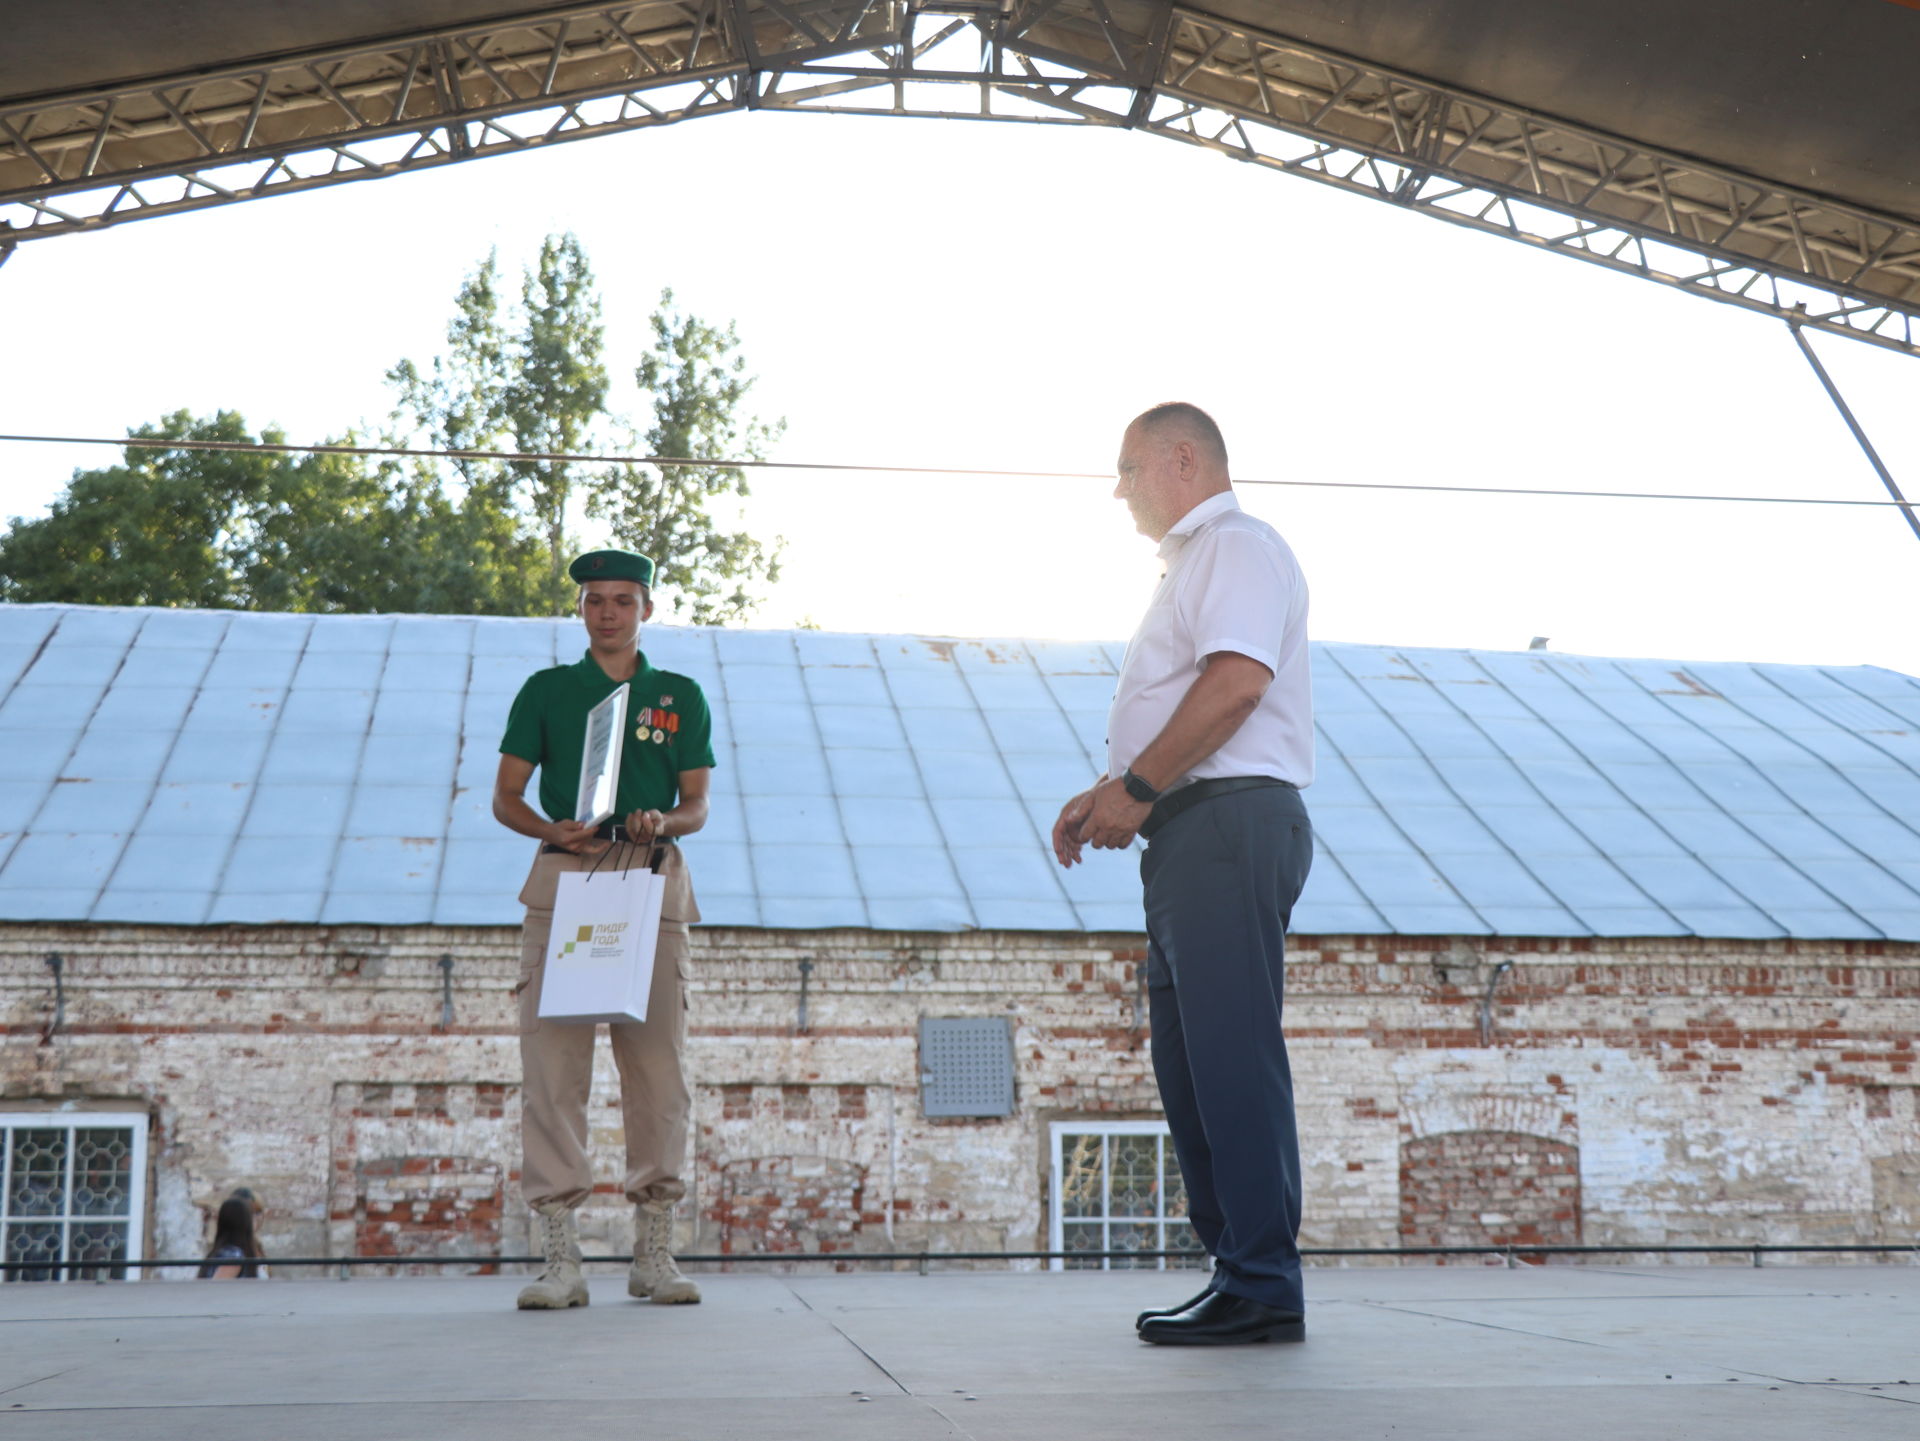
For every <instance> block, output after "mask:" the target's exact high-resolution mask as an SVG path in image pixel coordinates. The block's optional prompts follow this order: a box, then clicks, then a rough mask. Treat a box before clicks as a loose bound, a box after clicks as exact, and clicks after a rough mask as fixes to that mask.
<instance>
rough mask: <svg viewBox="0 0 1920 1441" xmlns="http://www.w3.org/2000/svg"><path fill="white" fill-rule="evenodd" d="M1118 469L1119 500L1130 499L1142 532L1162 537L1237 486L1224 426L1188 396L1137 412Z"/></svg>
mask: <svg viewBox="0 0 1920 1441" xmlns="http://www.w3.org/2000/svg"><path fill="white" fill-rule="evenodd" d="M1114 468H1115V470H1116V471H1118V473H1119V476H1120V483H1119V484H1118V485H1117V486H1115V487H1114V491H1113V494H1114V498H1115V499H1116V500H1124V501H1125V502H1126V503H1127V509H1128V510H1129V511H1130V512H1131V513H1132V515H1133V523H1134V525H1135V526H1136V527H1137V528H1138V529H1139V531H1140V533H1141V534H1142V535H1144V536H1148V537H1150V538H1152V539H1153V540H1156V541H1157V540H1161V539H1163V538H1164V537H1165V536H1166V534H1167V532H1168V531H1169V530H1170V529H1172V527H1173V526H1174V524H1175V523H1176V522H1177V521H1179V519H1180V517H1181V516H1183V515H1185V514H1186V513H1187V512H1188V511H1190V510H1192V509H1193V508H1194V506H1196V505H1198V504H1199V503H1200V502H1201V501H1203V500H1205V499H1207V498H1208V497H1209V496H1214V495H1218V494H1220V493H1221V492H1222V491H1226V490H1231V489H1232V488H1233V480H1232V478H1231V477H1230V476H1229V475H1228V474H1227V446H1226V442H1225V441H1223V440H1221V438H1220V427H1219V426H1217V425H1215V424H1214V423H1213V417H1212V416H1210V415H1208V414H1207V413H1206V411H1204V410H1202V409H1201V408H1200V407H1199V406H1197V405H1188V404H1187V403H1186V402H1185V401H1184V400H1174V401H1168V402H1167V403H1166V404H1164V405H1156V406H1154V407H1153V409H1152V410H1149V411H1146V412H1144V413H1142V414H1140V415H1137V416H1135V417H1134V418H1133V421H1132V423H1131V424H1129V425H1128V426H1127V431H1126V434H1125V435H1123V436H1122V437H1121V438H1120V459H1119V461H1118V462H1117V463H1116V465H1115V467H1114Z"/></svg>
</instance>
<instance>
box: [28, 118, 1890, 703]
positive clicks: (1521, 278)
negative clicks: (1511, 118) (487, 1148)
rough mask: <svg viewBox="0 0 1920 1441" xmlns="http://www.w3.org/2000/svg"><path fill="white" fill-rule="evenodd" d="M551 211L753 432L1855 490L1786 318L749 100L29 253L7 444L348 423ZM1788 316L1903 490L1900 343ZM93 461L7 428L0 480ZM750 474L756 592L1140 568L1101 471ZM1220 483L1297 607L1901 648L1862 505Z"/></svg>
mask: <svg viewBox="0 0 1920 1441" xmlns="http://www.w3.org/2000/svg"><path fill="white" fill-rule="evenodd" d="M560 230H572V231H574V232H576V233H577V234H578V235H579V236H580V238H581V240H582V241H583V242H584V244H585V246H586V248H587V251H588V254H589V255H590V257H591V258H592V261H593V263H594V265H595V267H596V269H597V270H598V272H599V276H600V280H601V284H602V289H603V293H604V296H605V300H606V319H607V328H608V339H609V346H610V352H611V358H612V361H613V363H614V367H615V370H616V373H617V375H618V376H619V377H620V378H621V379H622V381H623V382H624V390H623V392H622V393H621V396H620V398H621V399H622V400H623V401H624V402H626V403H629V404H631V403H632V402H633V400H634V397H633V393H632V386H631V370H632V366H633V363H634V361H635V360H636V359H637V358H638V356H639V353H640V351H641V350H642V349H643V348H644V347H645V345H646V343H647V339H648V330H647V324H646V318H647V314H648V312H649V311H650V310H651V308H652V306H653V304H654V301H655V298H656V297H657V295H658V292H659V291H660V289H661V288H662V287H663V286H672V287H673V288H674V290H675V291H676V293H677V296H678V298H679V300H680V301H681V303H682V304H683V305H684V306H685V307H686V308H687V309H689V310H691V311H693V312H694V313H696V314H699V315H701V316H703V317H705V318H708V319H712V320H729V319H730V320H733V321H734V322H736V323H737V325H738V327H739V331H740V335H741V338H742V341H743V349H744V353H745V354H746V356H747V357H748V361H749V365H750V366H751V368H752V369H753V370H754V371H755V372H756V373H757V374H758V375H759V377H760V382H759V386H758V388H757V389H756V391H755V392H754V403H755V407H756V409H758V410H759V411H760V412H761V413H762V414H764V415H768V416H775V415H781V416H785V417H786V419H787V421H788V430H787V433H786V436H785V438H784V440H783V441H782V442H781V444H780V446H779V448H778V450H777V451H776V453H775V458H778V459H790V460H804V461H828V462H838V463H877V464H900V465H932V466H957V467H984V468H992V469H1023V468H1025V469H1034V470H1073V471H1092V472H1097V473H1100V474H1102V475H1107V474H1110V472H1111V467H1112V462H1113V457H1114V453H1115V451H1116V449H1117V446H1118V440H1119V432H1120V429H1121V427H1122V426H1123V425H1124V423H1125V422H1126V420H1127V419H1128V418H1129V417H1130V416H1131V415H1133V414H1134V413H1136V412H1138V411H1139V410H1141V409H1143V408H1144V407H1145V406H1147V405H1150V404H1152V403H1154V402H1156V401H1159V400H1165V399H1176V398H1178V399H1187V400H1192V401H1194V402H1196V403H1198V404H1200V405H1203V406H1205V407H1207V408H1208V409H1209V410H1211V411H1213V412H1214V414H1215V415H1216V416H1217V417H1218V419H1219V420H1220V422H1221V424H1222V426H1223V428H1224V429H1225V432H1226V435H1227V439H1228V443H1229V446H1230V448H1231V450H1232V453H1233V461H1234V469H1235V471H1236V473H1237V475H1239V476H1240V477H1242V478H1246V479H1272V480H1284V479H1313V480H1348V481H1382V480H1407V481H1418V482H1421V483H1434V484H1455V485H1485V484H1499V485H1521V486H1550V487H1564V488H1583V489H1595V488H1604V489H1632V490H1648V491H1663V492H1714V493H1723V494H1750V495H1772V496H1788V495H1810V496H1829V497H1845V498H1854V499H1862V500H1876V499H1884V498H1885V493H1884V491H1883V490H1882V489H1881V487H1880V484H1879V482H1878V480H1877V479H1876V478H1875V476H1874V474H1873V472H1872V471H1871V469H1870V468H1869V467H1868V465H1867V463H1866V461H1865V460H1864V458H1863V457H1862V456H1861V455H1860V453H1859V451H1858V450H1857V448H1856V447H1855V446H1854V443H1853V441H1852V439H1851V438H1850V437H1849V436H1848V434H1847V432H1846V430H1845V429H1844V427H1843V425H1842V422H1841V421H1840V419H1839V417H1838V416H1837V414H1836V413H1835V412H1834V410H1833V408H1832V406H1831V405H1830V403H1829V402H1828V400H1827V398H1826V396H1825V394H1824V393H1823V392H1822V391H1821V390H1820V388H1819V386H1818V384H1817V383H1816V381H1815V380H1814V378H1813V376H1812V374H1811V372H1810V371H1809V370H1808V369H1807V366H1806V364H1805V362H1804V360H1803V359H1802V358H1801V356H1800V354H1799V352H1798V351H1797V349H1796V348H1795V346H1794V345H1793V343H1792V340H1791V338H1790V337H1789V335H1788V333H1787V331H1786V328H1785V327H1784V326H1783V325H1781V324H1780V323H1779V322H1777V321H1771V320H1767V319H1764V318H1762V317H1759V316H1754V315H1749V314H1746V313H1745V312H1742V311H1739V310H1736V309H1734V308H1732V307H1729V306H1723V305H1715V304H1712V303H1710V302H1708V301H1705V300H1701V299H1698V298H1695V297H1692V296H1688V295H1683V294H1677V293H1674V292H1672V291H1670V290H1667V289H1665V288H1662V287H1660V286H1656V285H1653V284H1649V283H1646V282H1644V281H1639V280H1635V279H1632V278H1629V277H1625V276H1619V275H1613V274H1609V273H1606V272H1603V271H1601V270H1599V269H1597V268H1596V267H1592V266H1587V265H1584V264H1581V263H1579V262H1577V261H1574V260H1571V259H1567V258H1564V257H1560V256H1554V255H1546V254H1541V253H1538V252H1536V251H1533V250H1531V249H1528V248H1526V247H1523V246H1519V245H1515V244H1512V243H1510V242H1507V241H1502V240H1499V239H1496V238H1494V237H1491V236H1483V235H1478V234H1473V233H1470V232H1467V231H1464V230H1460V229H1457V228H1455V227H1453V226H1449V225H1445V224H1443V223H1440V222H1438V221H1435V220H1432V219H1430V218H1428V217H1425V216H1419V215H1412V214H1408V213H1405V212H1403V211H1400V210H1397V209H1395V208H1393V207H1391V206H1388V205H1384V204H1381V203H1379V202H1377V201H1372V200H1368V199H1364V198H1360V197H1354V196H1348V195H1344V194H1340V193H1337V192H1335V191H1332V190H1331V189H1329V188H1328V187H1325V186H1322V185H1318V184H1316V183H1314V182H1311V181H1308V180H1305V179H1302V178H1298V177H1293V176H1286V175H1280V174H1275V173H1273V172H1270V171H1265V170H1260V169H1256V168H1255V167H1252V166H1249V165H1244V164H1236V163H1234V162H1232V161H1229V160H1227V159H1225V158H1223V157H1221V156H1217V155H1213V154H1210V153H1207V152H1204V151H1200V150H1197V149H1192V148H1188V147H1185V146H1180V145H1175V144H1170V143H1168V142H1167V141H1165V140H1163V139H1159V138H1157V137H1153V136H1148V135H1142V134H1134V133H1125V132H1115V131H1102V130H1091V129H1084V130H1083V129H1077V128H1067V127H1044V126H1023V125H990V124H968V123H960V122H954V121H904V120H893V119H880V118H873V119H866V118H853V117H845V116H800V115H780V114H771V113H766V112H759V113H752V114H741V115H726V116H721V117H716V118H712V119H705V120H700V121H697V122H693V123H689V124H685V125H681V126H676V127H671V128H667V129H663V130H657V131H651V132H643V133H639V134H633V135H626V136H618V137H610V138H605V139H599V140H591V141H585V142H581V143H578V144H571V145H562V146H559V147H556V148H554V149H551V150H547V151H544V152H538V153H530V154H524V155H518V156H512V157H502V158H497V159H490V160H483V161H477V162H472V163H469V164H463V165H456V166H451V167H448V168H446V169H443V170H438V171H434V172H431V173H424V174H419V175H411V176H400V177H396V178H393V179H388V180H382V181H376V182H371V183H356V184H349V185H343V186H339V187H336V188H334V189H331V190H323V191H316V192H312V193H308V194H304V195H297V196H284V197H277V198H274V199H270V200H263V201H256V202H248V203H245V204H241V205H236V206H228V207H223V208H219V209H215V210H211V211H206V212H202V213H200V214H196V215H183V216H172V217H166V218H161V219H156V220H150V221H141V222H137V223H133V224H128V225H124V226H121V227H118V228H115V229H113V230H109V231H107V232H104V233H102V234H99V235H91V236H75V237H68V238H61V239H50V240H42V241H34V242H31V243H28V244H24V245H22V246H20V248H19V250H18V252H17V253H16V254H15V256H14V257H13V259H12V260H11V262H9V263H8V264H7V265H6V266H5V268H4V269H0V326H3V328H4V334H5V337H6V343H5V345H4V347H0V431H7V432H15V431H30V432H38V433H63V434H86V435H118V434H122V433H124V431H125V429H126V428H127V427H128V426H130V425H134V424H137V423H140V422H142V421H148V420H152V419H155V418H157V417H158V416H160V415H161V414H163V413H165V412H167V411H170V410H173V409H176V408H180V407H185V408H188V409H191V410H194V411H199V412H208V411H212V410H214V409H217V408H220V407H228V408H233V409H237V410H239V411H241V412H242V413H243V414H244V415H245V416H246V417H247V419H248V421H249V422H250V423H251V424H252V425H253V426H254V427H255V428H256V429H257V428H258V427H260V426H262V425H264V424H267V423H269V422H272V423H276V424H278V425H280V426H281V427H283V428H284V429H285V430H286V431H287V432H288V433H289V435H290V436H291V437H292V438H294V439H296V440H302V439H312V440H320V439H324V438H326V437H328V436H331V435H337V434H339V433H341V432H342V431H344V430H345V429H347V428H348V427H349V426H354V425H362V426H372V425H376V424H377V423H378V422H379V420H380V419H381V417H382V416H383V415H384V413H385V411H386V409H387V406H388V403H389V398H388V394H387V391H386V389H385V386H384V384H383V382H382V378H381V377H382V375H383V373H384V372H385V371H386V369H387V368H388V367H389V366H390V365H392V364H393V362H394V361H396V360H398V359H399V358H401V357H402V356H410V357H414V358H417V359H422V360H424V359H426V358H428V357H430V356H431V355H432V353H433V352H434V351H435V349H436V348H437V347H438V346H439V344H440V342H441V339H442V335H443V332H444V329H445V325H446V320H447V317H448V315H449V313H450V309H451V303H452V299H453V295H454V292H455V290H456V289H457V287H458V286H459V284H460V281H461V278H462V276H463V275H464V274H465V273H466V272H467V271H469V270H470V269H471V268H472V267H473V266H474V265H475V264H476V263H477V262H478V261H479V260H480V259H481V258H482V257H483V256H484V254H485V252H486V251H487V249H488V247H490V246H497V247H498V248H499V250H500V254H501V258H502V260H503V262H504V263H505V264H506V265H507V266H508V267H509V268H510V269H512V270H517V268H518V266H519V265H520V264H522V263H523V262H524V261H525V260H527V259H528V258H529V257H530V256H531V255H532V254H533V253H534V252H535V251H536V250H537V248H538V246H539V243H540V240H541V238H542V237H543V236H544V235H546V234H547V233H549V232H554V231H560ZM1814 343H1815V345H1816V346H1817V347H1818V348H1819V349H1820V351H1821V354H1822V355H1823V357H1824V358H1825V359H1826V361H1827V364H1828V366H1829V368H1830V369H1831V371H1832V372H1833V374H1834V376H1835V378H1836V380H1837V381H1838V382H1839V384H1840V385H1841V387H1842V388H1843V390H1844V391H1845V392H1846V394H1847V395H1848V398H1849V399H1850V400H1851V401H1852V402H1853V404H1854V406H1855V409H1856V411H1857V412H1858V414H1859V416H1860V419H1861V420H1862V422H1863V424H1864V425H1865V426H1866V427H1867V430H1868V432H1869V434H1870V435H1871V436H1872V437H1873V439H1874V441H1875V442H1876V444H1877V445H1878V446H1879V448H1880V450H1881V453H1882V455H1883V457H1884V458H1885V459H1886V460H1887V462H1888V463H1889V465H1890V466H1891V467H1892V469H1893V471H1894V474H1895V476H1896V478H1899V479H1901V480H1902V481H1903V482H1904V484H1905V487H1906V489H1907V491H1908V493H1909V495H1910V496H1911V495H1912V494H1914V493H1915V492H1920V435H1916V433H1915V426H1914V424H1913V417H1914V416H1915V415H1916V414H1920V406H1916V405H1915V403H1914V394H1915V386H1916V383H1920V361H1916V360H1913V359H1908V358H1905V357H1902V356H1899V355H1895V354H1892V353H1889V352H1884V351H1878V350H1875V349H1873V348H1871V347H1868V346H1865V345H1861V344H1858V343H1856V342H1850V341H1844V340H1840V339H1836V338H1826V337H1819V336H1816V337H1815V338H1814ZM115 458H116V454H115V452H113V451H110V450H105V449H95V450H83V449H80V448H73V447H62V448H56V447H49V446H25V445H13V444H8V445H0V513H4V514H6V515H27V516H32V515H38V514H41V513H44V509H45V507H46V505H47V503H48V502H49V501H51V500H52V499H53V498H54V496H55V495H56V494H58V492H59V491H60V489H61V487H62V486H63V485H64V484H65V482H66V479H67V477H68V475H69V474H70V473H71V471H72V469H73V468H74V467H76V466H90V465H103V464H109V463H112V462H113V460H114V459H115ZM754 485H755V498H754V501H753V504H752V507H751V509H750V510H749V512H748V515H747V520H748V523H749V524H750V525H751V527H752V528H753V529H755V530H756V531H757V532H759V533H761V534H762V535H775V534H778V535H783V536H785V537H786V541H787V551H786V577H785V579H784V580H783V582H782V583H781V585H780V586H779V587H778V588H777V589H776V590H775V592H774V593H773V594H772V595H771V596H770V597H769V599H768V602H767V604H766V605H765V607H764V608H763V609H762V611H761V613H760V616H759V619H758V622H757V623H759V624H765V625H789V624H793V623H796V622H799V621H801V620H802V619H810V620H812V621H814V622H817V623H818V624H820V625H823V626H825V627H827V628H828V629H836V630H866V631H919V632H924V633H944V634H959V635H1028V636H1068V637H1117V636H1124V635H1125V634H1127V633H1128V632H1129V631H1130V630H1131V629H1132V626H1133V623H1134V621H1135V620H1136V618H1137V616H1138V613H1139V610H1140V608H1141V606H1142V604H1143V603H1144V601H1145V598H1146V595H1147V592H1148V591H1149V589H1150V588H1151V585H1152V582H1153V578H1154V575H1155V574H1156V570H1157V567H1156V563H1155V561H1154V559H1153V556H1152V548H1151V546H1150V545H1149V544H1148V543H1147V542H1146V541H1145V540H1143V539H1141V538H1140V537H1138V536H1136V535H1134V534H1133V533H1132V531H1131V529H1130V525H1129V522H1128V521H1127V518H1126V515H1125V512H1124V510H1123V508H1122V507H1121V506H1120V505H1119V503H1118V502H1115V501H1113V500H1112V499H1110V490H1111V481H1110V480H1097V481H1069V480H1039V479H1019V480H990V479H983V478H977V477H968V476H923V477H885V478H875V477H857V476H848V475H839V474H834V473H821V472H796V473H789V474H766V475H762V476H760V477H759V478H757V479H756V480H755V482H754ZM1242 502H1243V504H1245V505H1246V506H1247V507H1248V508H1249V509H1250V510H1253V511H1254V512H1255V513H1257V514H1259V515H1262V516H1264V517H1266V518H1267V519H1269V520H1271V521H1272V522H1273V523H1274V524H1275V525H1277V526H1278V527H1279V528H1280V529H1281V531H1282V532H1283V533H1284V534H1285V535H1286V536H1287V538H1288V539H1289V541H1290V542H1291V543H1292V544H1293V546H1294V549H1295V550H1296V552H1297V553H1298V554H1299V556H1300V559H1301V562H1302V564H1303V566H1304V567H1305V569H1306V572H1307V575H1308V577H1309V580H1310V582H1311V584H1312V587H1313V594H1314V626H1313V628H1314V633H1315V634H1316V635H1317V636H1318V637H1321V638H1325V639H1335V640H1351V641H1367V642H1377V643H1385V644H1394V645H1408V646H1473V647H1483V648H1492V649H1524V648H1525V647H1526V645H1527V643H1528V640H1529V638H1530V637H1533V636H1536V635H1540V636H1547V637H1549V638H1550V640H1551V643H1552V646H1553V648H1554V649H1555V650H1566V651H1578V652H1586V653H1595V654H1611V655H1632V656H1656V657H1667V658H1675V659H1687V660H1721V659H1749V660H1781V661H1801V662H1818V663H1826V664H1854V663H1869V664H1877V665H1883V666H1888V667H1891V668H1893V669H1898V670H1904V671H1906V672H1908V673H1910V674H1920V622H1917V621H1916V617H1920V540H1916V538H1915V537H1914V535H1913V533H1912V532H1911V531H1910V530H1908V528H1907V527H1906V526H1905V525H1904V524H1902V523H1901V521H1900V519H1899V517H1898V514H1897V513H1896V512H1894V511H1891V510H1888V509H1866V508H1858V509H1840V508H1812V507H1800V506H1785V505H1736V504H1710V503H1695V502H1677V501H1660V502H1654V501H1646V502H1628V501H1608V500H1546V499H1536V498H1530V497H1469V496H1415V495H1405V494H1395V493H1391V492H1379V491H1359V492H1352V493H1347V494H1334V493H1330V492H1328V491H1325V490H1312V489H1293V488H1284V487H1254V486H1247V487H1243V489H1242ZM586 539H588V540H592V539H594V537H592V536H591V535H589V536H587V537H586ZM663 559H664V560H666V561H667V562H668V563H669V565H670V564H671V557H664V558H663Z"/></svg>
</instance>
